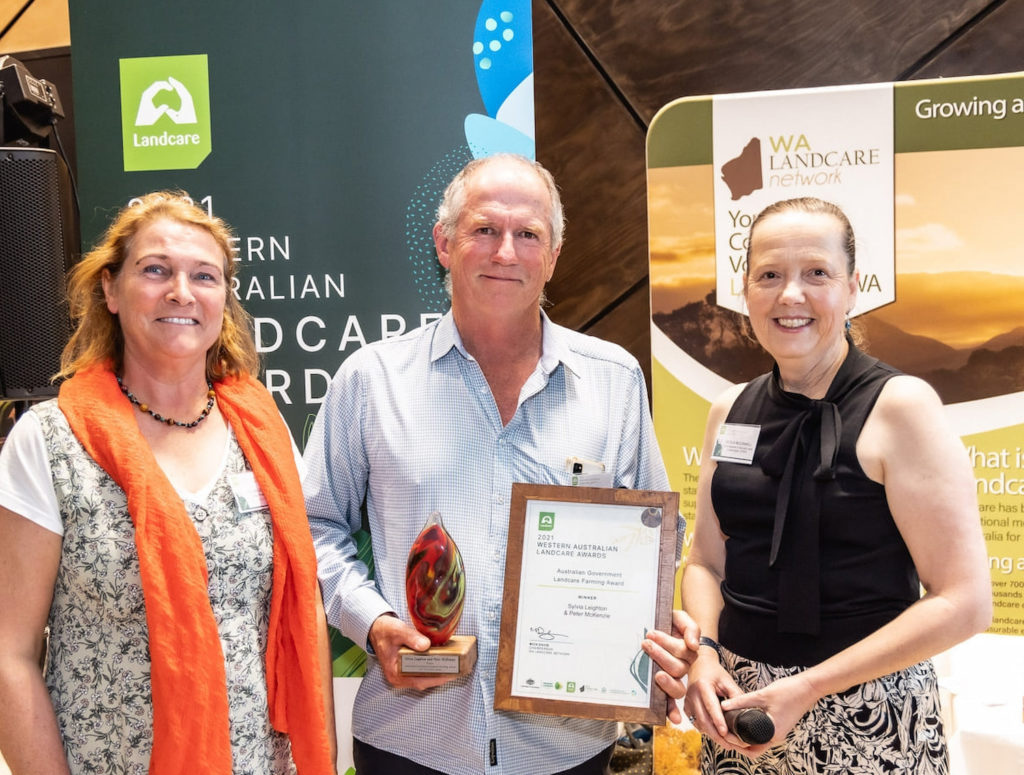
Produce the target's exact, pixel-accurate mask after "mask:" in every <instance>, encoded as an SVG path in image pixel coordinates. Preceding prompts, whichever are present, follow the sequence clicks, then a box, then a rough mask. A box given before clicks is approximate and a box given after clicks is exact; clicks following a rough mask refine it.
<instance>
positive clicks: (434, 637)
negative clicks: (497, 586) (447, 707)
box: [398, 511, 476, 675]
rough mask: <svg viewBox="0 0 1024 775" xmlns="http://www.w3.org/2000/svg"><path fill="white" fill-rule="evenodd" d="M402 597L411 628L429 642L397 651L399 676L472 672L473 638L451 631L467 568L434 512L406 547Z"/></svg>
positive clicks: (460, 603) (455, 623) (458, 611)
mask: <svg viewBox="0 0 1024 775" xmlns="http://www.w3.org/2000/svg"><path fill="white" fill-rule="evenodd" d="M405 599H406V602H407V603H408V606H409V616H410V617H411V618H412V624H413V626H414V627H415V628H416V629H417V630H418V631H419V632H421V633H422V634H424V635H426V636H427V637H428V638H429V639H430V644H431V645H430V648H429V649H427V650H426V651H413V650H412V649H410V648H404V647H403V648H402V649H400V650H399V652H398V654H399V670H400V671H401V673H402V675H464V674H466V673H468V672H469V671H470V670H472V669H473V664H474V663H475V662H476V638H475V637H473V636H472V635H453V634H452V633H454V632H455V628H456V627H457V626H458V624H459V617H460V616H462V606H463V604H464V603H465V599H466V572H465V568H464V566H463V564H462V555H461V554H460V553H459V547H458V546H456V545H455V541H454V540H452V537H451V536H450V535H449V534H448V531H447V530H445V528H444V523H442V521H441V513H440V512H438V511H434V512H431V514H430V516H429V517H427V522H426V524H425V525H424V526H423V530H421V531H420V534H419V535H418V536H417V537H416V540H415V541H413V543H412V548H411V549H410V550H409V560H408V562H407V564H406V568H405Z"/></svg>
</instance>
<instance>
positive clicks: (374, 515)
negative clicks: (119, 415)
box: [303, 312, 669, 775]
mask: <svg viewBox="0 0 1024 775" xmlns="http://www.w3.org/2000/svg"><path fill="white" fill-rule="evenodd" d="M541 314H542V318H543V321H542V322H543V348H542V349H543V352H542V355H541V358H540V361H539V362H538V364H537V368H536V369H535V370H534V372H533V374H532V375H531V376H530V377H529V379H528V380H527V381H526V384H525V385H524V386H523V389H522V392H521V394H520V397H519V404H518V407H517V409H516V413H515V416H514V417H513V418H512V420H511V421H510V422H509V424H508V425H507V426H504V427H503V426H502V424H501V419H500V417H499V415H498V408H497V405H496V404H495V402H494V399H493V398H492V396H491V391H490V388H489V387H488V385H487V381H486V379H485V378H484V375H483V373H482V372H481V370H480V367H479V366H478V364H477V362H476V361H475V360H474V359H473V358H472V356H470V355H469V354H468V353H467V352H466V350H465V347H464V346H463V344H462V341H461V339H460V337H459V333H458V330H457V329H456V327H455V323H454V321H453V319H452V316H451V313H450V312H449V313H448V314H447V315H445V316H444V317H443V318H442V319H441V320H439V321H437V322H436V323H433V324H431V325H429V326H426V327H424V328H420V329H417V330H415V331H412V332H410V333H409V334H406V335H404V336H402V337H399V338H396V339H390V340H388V341H384V342H378V343H375V344H372V345H369V346H367V347H364V348H362V349H361V350H360V351H359V352H357V353H355V354H353V355H352V356H351V357H350V358H348V359H347V360H346V361H345V362H344V364H343V365H342V366H341V368H340V369H339V371H338V373H337V375H336V376H335V378H334V380H333V382H332V383H331V387H330V389H329V391H328V393H327V396H326V398H325V401H324V404H323V407H322V408H321V410H320V414H319V416H318V417H317V421H316V425H315V427H314V429H313V432H312V435H311V436H310V439H309V443H308V444H307V446H306V454H305V462H306V467H307V469H308V470H307V474H306V478H305V480H304V483H303V487H304V489H305V492H306V508H307V510H308V512H309V518H310V523H311V527H312V532H313V541H314V543H315V545H316V552H317V558H318V560H319V569H320V582H321V585H322V588H323V595H324V604H325V606H326V608H327V618H328V620H329V621H330V623H331V624H332V625H334V626H335V627H337V628H339V629H340V630H341V632H342V633H343V634H344V635H346V636H347V637H348V638H350V639H351V640H353V641H354V642H355V643H358V644H365V643H366V642H367V633H368V631H369V629H370V625H371V624H372V623H373V621H374V619H376V618H377V617H378V616H380V615H381V614H384V613H387V612H394V613H396V614H397V615H398V616H399V617H400V618H402V619H403V620H404V621H406V622H409V621H410V618H409V613H408V608H407V606H406V602H405V564H406V558H407V557H408V553H409V547H410V546H411V545H412V542H413V540H414V539H415V538H416V536H417V535H418V533H419V531H420V529H421V528H422V527H423V523H424V522H425V521H426V519H427V516H428V515H429V514H430V512H431V511H433V510H435V509H436V510H439V511H440V512H441V514H442V518H443V520H444V524H445V527H446V528H447V529H448V532H449V533H450V534H451V535H452V537H453V538H454V539H455V542H456V544H457V545H458V546H459V549H460V551H461V552H462V557H463V561H464V563H465V567H466V578H467V589H466V604H465V609H464V611H463V614H462V619H461V621H460V623H459V627H458V630H457V632H458V633H460V634H467V635H475V636H476V638H477V663H476V668H475V669H474V670H473V672H472V674H471V675H469V676H466V677H463V678H459V679H456V680H454V681H451V682H449V683H447V684H445V685H444V686H441V687H439V688H435V689H431V690H429V691H425V692H417V691H411V690H396V689H394V688H392V687H391V686H390V685H389V684H388V683H387V682H386V681H385V680H384V678H383V674H382V672H381V670H380V667H379V665H378V663H377V662H376V660H374V659H372V658H371V659H369V660H367V670H366V677H365V678H364V679H363V681H362V684H361V686H360V689H359V693H358V696H357V697H356V700H355V708H354V710H353V719H352V731H353V734H354V735H355V737H357V738H359V739H360V740H361V741H363V742H365V743H368V744H370V745H372V746H375V747H377V748H381V749H383V750H386V751H391V752H392V753H396V754H398V755H400V756H404V757H406V758H408V759H412V760H414V761H416V762H419V763H421V764H424V765H426V766H427V767H430V768H433V769H436V770H441V771H443V772H447V773H452V774H453V775H470V774H471V773H487V774H488V775H490V774H492V773H493V775H541V774H542V773H553V772H559V771H561V770H564V769H568V768H570V767H573V766H575V765H577V764H579V763H580V762H583V761H585V760H586V759H589V758H591V757H592V756H595V755H596V754H597V753H598V752H600V751H601V750H602V749H603V748H606V747H607V746H608V745H610V744H611V743H612V742H613V741H614V739H615V735H616V727H615V724H614V723H609V722H604V721H593V720H584V719H574V718H560V717H553V716H540V715H528V714H522V713H512V712H505V711H495V710H494V683H495V669H496V663H497V656H498V631H499V625H500V622H501V600H502V587H503V581H504V572H505V545H506V539H507V536H508V516H509V497H510V494H511V489H512V483H513V482H529V483H535V484H563V485H566V484H570V481H569V478H570V474H568V473H567V472H566V470H565V468H566V459H567V458H569V457H572V456H576V457H580V458H583V459H586V460H593V461H600V462H603V463H604V464H605V465H606V470H608V471H610V472H613V473H614V486H616V487H620V486H621V487H629V488H634V489H649V490H667V489H669V486H668V477H667V475H666V473H665V467H664V465H663V463H662V461H661V456H660V454H659V452H658V446H657V441H656V440H655V437H654V429H653V426H652V423H651V418H650V413H649V410H648V406H647V393H646V389H645V385H644V378H643V372H642V371H641V370H640V367H639V365H638V364H637V362H636V360H635V359H634V358H633V357H632V356H630V355H629V354H628V353H626V352H625V351H624V350H623V349H622V348H620V347H618V346H617V345H613V344H610V343H608V342H604V341H601V340H599V339H595V338H593V337H589V336H585V335H582V334H579V333H576V332H573V331H571V330H569V329H566V328H563V327H561V326H558V325H555V324H554V323H552V322H551V321H550V320H549V319H548V318H547V316H546V315H544V314H543V313H541ZM364 499H365V502H366V511H367V516H368V518H369V528H370V534H371V536H372V540H373V555H374V563H375V565H376V578H375V580H368V579H367V572H366V566H365V565H364V564H363V563H361V562H359V561H358V560H357V559H356V546H355V543H354V541H353V539H352V533H353V532H354V531H356V530H358V529H359V528H360V525H361V516H360V506H361V504H362V503H363V501H364Z"/></svg>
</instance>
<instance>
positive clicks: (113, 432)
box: [58, 365, 333, 775]
mask: <svg viewBox="0 0 1024 775" xmlns="http://www.w3.org/2000/svg"><path fill="white" fill-rule="evenodd" d="M215 390H216V391H217V400H218V403H219V405H220V411H221V413H222V414H223V415H224V417H225V418H226V419H227V421H228V423H229V424H230V425H231V428H232V430H233V431H234V433H235V438H236V439H237V440H238V445H239V447H240V448H241V450H242V452H243V454H244V455H245V458H246V460H248V462H249V465H250V466H252V469H253V473H254V474H255V477H256V482H257V483H258V484H259V486H260V489H261V490H262V491H263V494H264V496H265V497H266V499H267V504H268V506H269V507H270V514H271V519H272V522H273V534H274V555H273V559H274V571H273V588H272V591H271V600H270V629H269V634H268V638H267V655H266V671H267V695H268V700H269V706H270V708H269V710H270V721H271V723H272V724H273V725H274V728H275V729H277V730H278V731H280V732H283V733H287V734H288V736H289V738H290V739H291V745H292V757H293V758H294V760H295V764H296V767H297V768H298V771H299V773H302V774H304V775H311V774H313V773H329V772H332V771H333V769H332V768H333V765H332V763H331V761H330V755H329V748H328V742H327V736H326V721H325V718H326V716H325V713H324V707H323V694H322V688H321V679H320V660H319V649H318V645H317V621H316V589H317V586H316V585H317V578H316V555H315V554H314V552H313V542H312V539H311V537H310V533H309V523H308V522H307V520H306V510H305V505H304V501H303V497H302V487H301V485H300V483H299V475H298V472H297V471H296V468H295V464H294V458H293V456H292V448H291V437H290V436H289V434H288V430H287V428H286V427H285V425H284V422H283V421H282V420H281V415H280V414H279V412H278V410H277V406H276V405H275V404H274V400H273V399H272V398H271V397H270V394H269V393H268V392H267V391H266V389H265V388H264V387H263V385H261V384H260V383H259V382H258V381H257V380H256V379H254V378H253V377H250V376H248V375H244V376H241V377H228V378H226V379H224V380H223V381H221V382H219V383H217V384H216V385H215ZM58 404H59V406H60V408H61V411H62V412H63V413H64V415H65V416H66V417H67V419H68V422H69V423H70V425H71V430H72V431H73V432H74V434H75V436H76V437H77V438H78V440H79V442H81V444H82V446H83V447H84V448H85V451H86V452H87V453H88V454H89V455H90V456H91V457H92V458H93V460H95V461H96V462H97V463H98V464H99V465H100V466H101V467H102V468H103V470H104V471H106V472H107V474H109V475H110V477H111V478H112V479H113V480H114V481H115V482H116V483H117V484H118V486H119V487H120V488H121V489H122V490H124V492H125V495H126V496H127V500H128V511H129V513H130V514H131V517H132V521H133V522H134V524H135V546H136V549H137V551H138V555H139V569H140V572H141V575H142V590H143V596H144V598H145V602H146V623H147V625H148V627H149V652H150V661H151V666H150V672H151V684H152V693H153V753H152V756H151V758H150V764H149V772H150V773H151V775H185V774H186V773H189V774H190V773H194V772H196V771H197V768H198V769H200V770H202V771H203V772H204V773H216V774H218V775H219V774H220V773H231V771H232V764H231V743H230V735H229V728H228V698H227V685H226V680H225V673H224V655H223V652H222V650H221V644H220V638H219V637H218V634H217V624H216V622H215V621H214V616H213V610H212V608H211V607H210V600H209V594H208V591H207V573H206V559H205V557H204V555H203V546H202V542H201V541H200V539H199V534H198V533H197V532H196V530H195V527H194V526H193V525H192V521H191V520H190V519H189V516H188V514H187V512H186V511H185V505H184V503H182V500H181V497H180V496H179V495H178V494H177V492H175V490H174V487H173V486H172V485H171V483H170V481H169V480H168V479H167V477H166V476H164V474H163V472H162V471H161V469H160V466H159V465H158V464H157V462H156V458H155V457H154V456H153V453H152V451H151V450H150V448H149V445H148V444H147V443H146V441H145V439H144V438H143V437H142V434H141V433H140V432H139V430H138V426H137V425H136V423H135V417H134V416H133V415H134V411H135V410H134V409H133V407H132V405H131V404H130V403H129V402H128V399H127V398H126V397H125V396H124V395H123V394H122V393H121V390H120V388H119V387H118V385H117V381H116V380H115V378H114V374H113V372H112V371H111V370H110V368H109V365H103V366H94V367H91V368H88V369H85V370H83V371H81V372H79V373H78V374H76V375H75V376H74V377H73V378H71V379H69V380H67V381H66V382H65V383H64V384H63V385H62V386H61V389H60V396H59V398H58Z"/></svg>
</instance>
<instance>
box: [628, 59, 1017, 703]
mask: <svg viewBox="0 0 1024 775" xmlns="http://www.w3.org/2000/svg"><path fill="white" fill-rule="evenodd" d="M647 155H648V160H647V165H648V169H647V176H648V209H649V223H650V265H651V299H652V305H651V306H652V321H651V337H652V356H653V376H652V381H653V394H654V398H653V401H654V416H655V426H656V429H657V433H658V437H659V441H660V443H661V449H662V452H663V454H664V455H665V458H666V464H667V466H668V469H669V475H670V477H671V479H672V486H673V488H675V489H678V490H679V491H680V492H681V493H682V496H683V502H682V503H681V507H682V508H683V509H684V513H686V515H687V516H688V517H692V516H693V511H694V505H695V496H696V481H697V473H698V468H699V464H700V455H701V443H702V438H703V431H704V423H705V420H706V417H707V412H708V408H709V406H710V403H711V401H712V400H713V399H714V398H715V397H716V396H717V395H718V394H719V393H721V392H722V391H723V390H724V389H725V388H727V387H728V386H730V385H732V384H735V383H738V382H745V381H747V380H749V379H751V378H752V377H754V376H756V375H758V374H760V373H763V372H765V371H767V370H768V369H769V368H770V361H769V360H768V358H767V356H766V355H764V354H763V353H762V352H761V350H760V348H759V347H758V346H757V345H756V343H752V342H751V341H750V340H749V339H748V338H746V337H745V335H744V334H743V327H742V317H743V314H744V312H745V310H744V305H743V298H742V279H743V274H744V270H745V260H746V239H747V233H748V230H749V227H750V223H751V220H752V219H753V218H754V217H755V216H756V215H757V213H758V212H759V211H760V210H761V209H762V208H763V207H764V206H766V205H767V204H769V203H771V202H775V201H777V200H781V199H788V198H792V197H797V196H816V197H819V198H822V199H826V200H829V201H832V202H835V203H836V204H838V205H839V206H840V207H842V208H843V210H844V211H845V212H846V213H847V214H848V215H849V217H850V220H851V222H852V224H853V227H854V231H855V233H856V235H857V263H858V269H859V272H860V278H859V283H860V288H859V293H858V301H857V307H856V308H855V309H854V313H853V314H854V315H855V316H857V318H858V320H859V321H860V322H861V324H862V326H863V328H864V330H865V333H866V338H867V346H868V351H869V352H870V353H871V354H872V355H874V356H876V357H878V358H880V359H881V360H883V361H886V362H888V363H891V364H893V365H894V366H896V367H897V368H899V369H901V370H903V371H904V372H907V373H909V374H912V375H916V376H919V377H921V378H923V379H925V380H927V381H928V382H929V383H931V385H932V386H933V387H934V388H935V389H936V390H937V391H938V392H939V395H940V396H941V397H942V400H943V402H944V403H945V405H946V408H947V411H948V413H949V416H950V418H951V420H952V422H953V424H954V427H955V428H956V430H957V432H958V433H959V434H960V435H961V436H962V438H963V441H964V444H965V446H966V448H967V451H968V453H969V454H970V457H971V460H972V462H973V464H974V468H975V473H976V477H977V492H978V499H979V502H980V506H981V522H982V526H983V527H984V532H985V538H986V540H987V542H988V549H989V566H990V570H991V575H992V584H993V593H994V598H995V619H994V622H993V625H992V628H991V630H990V633H995V634H1003V635H1017V636H1019V635H1022V634H1024V508H1022V507H1024V302H1022V299H1024V261H1022V260H1021V249H1020V242H1021V240H1020V221H1021V217H1020V211H1021V202H1022V201H1024V75H1022V74H1011V75H1004V76H992V77H984V78H963V79H944V80H937V81H914V82H906V83H896V84H873V85H865V86H849V87H835V88H825V89H809V90H791V91H778V92H761V93H752V94H735V95H724V96H715V97H697V98H686V99H681V100H678V101H676V102H672V103H670V104H668V105H666V106H665V107H664V108H662V110H661V111H660V112H659V113H658V114H657V115H656V116H655V118H654V120H653V121H652V123H651V128H650V131H649V134H648V139H647ZM690 524H691V525H692V524H693V521H692V519H691V520H690ZM1011 640H1012V641H1013V642H1014V643H1015V645H1014V649H1015V652H1016V654H1017V659H1016V661H1017V663H1018V664H1022V663H1024V659H1022V658H1021V653H1022V642H1021V641H1020V640H1017V639H1011ZM1003 642H1004V643H1006V642H1009V641H1005V640H1004V641H1003ZM1018 672H1019V671H1018ZM1015 675H1016V674H1015ZM1017 677H1018V678H1020V679H1021V681H1022V685H1024V674H1021V675H1020V676H1017ZM1015 691H1017V694H1016V713H1017V721H1018V722H1019V721H1020V717H1019V716H1020V703H1021V693H1022V692H1024V688H1021V687H1020V686H1018V687H1017V688H1016V689H1015Z"/></svg>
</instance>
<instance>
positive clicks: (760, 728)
mask: <svg viewBox="0 0 1024 775" xmlns="http://www.w3.org/2000/svg"><path fill="white" fill-rule="evenodd" d="M725 723H726V724H727V725H728V726H729V731H730V732H732V733H733V734H734V735H736V737H738V738H739V739H740V740H742V741H743V742H744V743H748V744H749V745H761V744H762V743H767V742H768V741H769V740H771V739H772V738H773V737H775V722H774V721H772V717H771V716H769V715H768V714H767V713H766V712H765V711H764V710H763V709H761V708H740V709H738V710H727V711H725Z"/></svg>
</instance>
